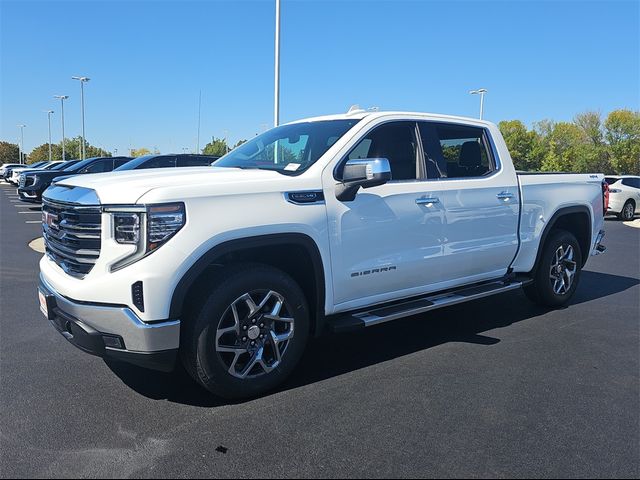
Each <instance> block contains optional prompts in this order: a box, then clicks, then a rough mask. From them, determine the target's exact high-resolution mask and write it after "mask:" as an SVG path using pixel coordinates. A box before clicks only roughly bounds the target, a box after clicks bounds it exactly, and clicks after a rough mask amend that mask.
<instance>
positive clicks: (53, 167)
mask: <svg viewBox="0 0 640 480" xmlns="http://www.w3.org/2000/svg"><path fill="white" fill-rule="evenodd" d="M68 166H69V162H58V163H54V164H53V165H47V166H46V167H45V168H44V169H45V170H52V171H53V170H62V169H63V168H66V167H68Z"/></svg>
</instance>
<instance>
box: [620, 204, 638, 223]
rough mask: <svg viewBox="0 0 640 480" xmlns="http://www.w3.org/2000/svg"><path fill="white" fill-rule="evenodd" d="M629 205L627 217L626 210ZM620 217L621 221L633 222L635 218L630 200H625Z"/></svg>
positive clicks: (633, 207) (633, 206)
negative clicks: (629, 211) (629, 212)
mask: <svg viewBox="0 0 640 480" xmlns="http://www.w3.org/2000/svg"><path fill="white" fill-rule="evenodd" d="M629 205H631V215H627V210H628V209H629ZM620 216H621V217H622V220H624V221H626V222H629V221H631V220H633V217H634V216H635V205H634V204H633V202H632V201H631V200H627V201H626V202H625V204H624V206H623V207H622V213H621V214H620Z"/></svg>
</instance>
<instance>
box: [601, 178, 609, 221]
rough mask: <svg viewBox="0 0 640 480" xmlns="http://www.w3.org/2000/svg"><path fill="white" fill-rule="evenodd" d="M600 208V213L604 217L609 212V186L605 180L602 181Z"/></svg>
mask: <svg viewBox="0 0 640 480" xmlns="http://www.w3.org/2000/svg"><path fill="white" fill-rule="evenodd" d="M602 207H603V208H604V210H603V212H602V213H603V214H604V215H606V214H607V210H609V184H608V183H607V182H606V181H605V180H603V181H602Z"/></svg>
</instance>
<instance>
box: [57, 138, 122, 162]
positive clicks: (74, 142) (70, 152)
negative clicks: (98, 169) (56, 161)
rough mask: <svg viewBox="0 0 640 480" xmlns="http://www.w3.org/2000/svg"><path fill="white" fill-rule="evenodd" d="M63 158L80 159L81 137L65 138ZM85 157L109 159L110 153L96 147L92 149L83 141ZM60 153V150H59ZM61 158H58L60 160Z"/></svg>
mask: <svg viewBox="0 0 640 480" xmlns="http://www.w3.org/2000/svg"><path fill="white" fill-rule="evenodd" d="M64 148H65V157H66V159H67V160H74V159H78V158H82V150H81V148H82V137H80V136H78V137H75V138H67V139H66V140H65V143H64ZM84 149H85V157H86V158H91V157H110V156H111V153H110V152H107V151H106V150H103V149H101V148H98V147H94V146H93V145H91V144H90V143H89V142H86V141H85V147H84ZM61 151H62V150H61ZM61 155H62V154H61ZM61 159H62V156H61V157H60V160H61Z"/></svg>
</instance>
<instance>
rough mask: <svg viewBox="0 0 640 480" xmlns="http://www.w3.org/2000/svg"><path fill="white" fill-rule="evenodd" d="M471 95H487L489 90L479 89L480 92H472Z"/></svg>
mask: <svg viewBox="0 0 640 480" xmlns="http://www.w3.org/2000/svg"><path fill="white" fill-rule="evenodd" d="M469 93H470V94H471V95H479V94H481V93H487V89H486V88H479V89H478V90H471V91H470V92H469Z"/></svg>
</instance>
